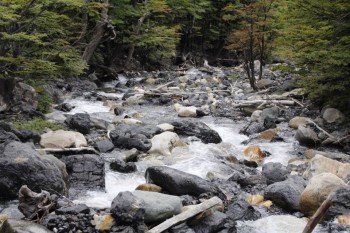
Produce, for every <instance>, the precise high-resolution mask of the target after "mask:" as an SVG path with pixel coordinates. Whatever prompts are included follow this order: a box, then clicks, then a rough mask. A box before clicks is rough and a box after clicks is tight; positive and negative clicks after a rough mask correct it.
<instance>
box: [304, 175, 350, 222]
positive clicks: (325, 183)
mask: <svg viewBox="0 0 350 233" xmlns="http://www.w3.org/2000/svg"><path fill="white" fill-rule="evenodd" d="M345 185H346V184H345V183H344V181H343V180H342V179H340V178H339V177H337V176H336V175H334V174H332V173H321V174H319V175H316V176H314V177H312V178H311V179H310V181H309V183H308V185H307V186H306V188H305V190H304V191H303V192H302V193H301V197H300V203H299V208H300V210H301V212H302V213H304V214H305V215H306V216H312V215H313V214H314V213H315V212H316V210H317V209H318V208H319V207H320V205H321V204H322V202H323V201H324V200H326V198H327V197H328V195H329V194H330V193H331V192H333V191H336V190H337V189H339V188H342V187H344V186H345Z"/></svg>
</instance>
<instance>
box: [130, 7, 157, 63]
mask: <svg viewBox="0 0 350 233" xmlns="http://www.w3.org/2000/svg"><path fill="white" fill-rule="evenodd" d="M146 3H147V1H145V4H146ZM150 15H151V12H150V11H147V12H146V13H144V14H143V15H142V16H141V18H139V20H138V22H137V27H136V30H135V34H136V35H139V34H140V30H141V26H142V24H143V22H144V21H145V20H146V19H147V18H148V17H149V16H150ZM134 52H135V44H132V45H130V47H129V52H128V57H127V58H126V61H125V66H128V65H129V63H130V61H131V59H132V57H133V55H134Z"/></svg>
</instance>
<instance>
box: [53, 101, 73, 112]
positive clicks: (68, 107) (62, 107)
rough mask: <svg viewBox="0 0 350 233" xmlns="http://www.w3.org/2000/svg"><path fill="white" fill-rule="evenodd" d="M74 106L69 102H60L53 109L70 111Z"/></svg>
mask: <svg viewBox="0 0 350 233" xmlns="http://www.w3.org/2000/svg"><path fill="white" fill-rule="evenodd" d="M74 108H75V107H74V106H73V105H71V104H69V103H62V104H59V105H57V106H56V107H55V109H57V110H59V111H62V112H70V111H72V110H73V109H74Z"/></svg>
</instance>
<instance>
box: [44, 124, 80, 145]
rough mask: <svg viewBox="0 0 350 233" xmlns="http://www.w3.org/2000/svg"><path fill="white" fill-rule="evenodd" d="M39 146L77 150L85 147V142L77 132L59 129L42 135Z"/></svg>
mask: <svg viewBox="0 0 350 233" xmlns="http://www.w3.org/2000/svg"><path fill="white" fill-rule="evenodd" d="M40 145H41V146H42V147H44V148H71V147H76V148H79V147H84V146H87V141H86V139H85V137H84V135H82V134H81V133H79V132H75V131H65V130H61V129H60V130H56V131H50V132H47V133H44V134H42V135H41V139H40Z"/></svg>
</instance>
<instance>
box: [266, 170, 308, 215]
mask: <svg viewBox="0 0 350 233" xmlns="http://www.w3.org/2000/svg"><path fill="white" fill-rule="evenodd" d="M305 186H306V182H305V180H304V179H303V178H302V177H299V176H291V177H290V178H288V179H287V180H285V181H280V182H276V183H273V184H271V185H269V186H267V187H266V188H265V194H264V196H265V198H266V199H269V200H271V201H272V202H273V203H276V204H278V205H279V206H281V207H283V208H285V209H286V210H288V211H298V210H299V200H300V195H301V193H302V192H303V190H304V188H305Z"/></svg>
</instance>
